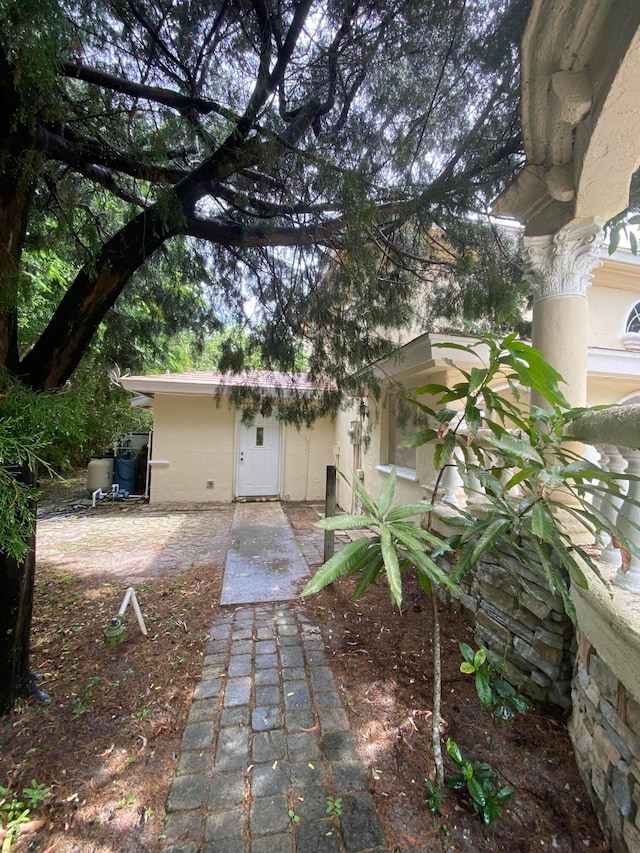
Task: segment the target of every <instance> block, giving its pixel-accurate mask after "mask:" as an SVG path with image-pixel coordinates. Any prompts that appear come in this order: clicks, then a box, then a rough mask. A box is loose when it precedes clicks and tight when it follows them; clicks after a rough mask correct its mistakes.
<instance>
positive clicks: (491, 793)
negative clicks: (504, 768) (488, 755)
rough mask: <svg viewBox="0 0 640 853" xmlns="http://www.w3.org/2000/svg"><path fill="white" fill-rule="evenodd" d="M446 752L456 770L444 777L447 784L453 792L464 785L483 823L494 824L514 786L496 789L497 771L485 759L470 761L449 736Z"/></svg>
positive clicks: (513, 793)
mask: <svg viewBox="0 0 640 853" xmlns="http://www.w3.org/2000/svg"><path fill="white" fill-rule="evenodd" d="M447 755H448V756H449V758H450V759H451V761H452V762H453V764H454V766H455V767H456V769H457V771H458V772H457V773H455V774H454V775H453V776H451V777H450V778H449V779H448V780H447V785H448V786H449V787H450V788H453V790H454V791H460V790H463V789H464V788H466V789H467V791H468V793H469V796H470V797H471V802H472V803H473V807H474V809H475V810H476V811H477V812H478V814H480V815H481V816H482V820H483V822H484V823H485V824H487V825H489V824H491V823H493V821H494V820H495V819H496V818H498V817H500V814H501V812H500V806H501V805H502V804H503V803H506V802H508V801H509V800H510V799H511V798H512V797H513V796H514V795H515V793H516V792H515V791H514V789H513V788H509V787H503V788H497V787H496V781H497V779H498V774H497V773H496V772H495V770H493V768H492V767H491V765H490V764H487V763H486V762H484V761H469V760H468V759H467V758H465V757H464V756H463V755H462V752H461V751H460V747H459V746H458V744H457V743H456V742H455V741H454V740H452V738H448V739H447Z"/></svg>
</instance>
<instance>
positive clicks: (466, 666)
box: [460, 660, 476, 675]
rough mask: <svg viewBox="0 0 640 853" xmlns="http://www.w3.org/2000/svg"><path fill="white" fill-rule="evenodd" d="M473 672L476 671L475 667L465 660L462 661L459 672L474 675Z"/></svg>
mask: <svg viewBox="0 0 640 853" xmlns="http://www.w3.org/2000/svg"><path fill="white" fill-rule="evenodd" d="M475 671H476V668H475V666H474V665H473V664H472V663H469V662H468V661H466V660H465V661H462V663H461V664H460V672H464V673H466V674H467V675H473V673H474V672H475Z"/></svg>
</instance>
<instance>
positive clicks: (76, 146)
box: [36, 127, 188, 185]
mask: <svg viewBox="0 0 640 853" xmlns="http://www.w3.org/2000/svg"><path fill="white" fill-rule="evenodd" d="M36 138H37V144H38V147H39V148H40V150H41V151H45V152H46V153H47V154H48V155H49V156H50V157H51V158H52V159H54V160H60V161H61V162H63V163H65V164H66V165H67V166H72V167H83V168H88V167H90V166H92V167H95V168H96V169H101V168H102V169H103V170H104V169H115V170H116V171H118V172H121V173H123V174H125V175H129V176H130V177H132V178H136V179H138V180H142V181H150V182H151V183H160V184H165V185H166V184H177V183H178V181H181V180H182V179H183V178H184V177H185V176H186V175H187V174H188V171H187V170H186V169H177V168H175V167H167V166H158V165H157V164H155V163H153V162H152V160H151V158H150V156H148V155H147V154H146V153H144V152H140V153H139V154H138V155H137V156H134V155H133V154H130V153H128V152H126V151H118V150H117V149H115V148H113V147H112V146H111V145H108V144H107V143H105V142H102V141H100V140H99V139H91V138H89V137H82V136H78V135H77V134H76V133H73V131H71V130H70V129H69V128H64V129H63V130H62V133H56V132H55V131H53V130H48V129H47V128H44V127H40V128H38V132H37V137H36ZM87 177H90V175H87ZM97 180H98V183H102V184H103V183H104V181H103V179H102V178H101V177H100V176H98V177H97Z"/></svg>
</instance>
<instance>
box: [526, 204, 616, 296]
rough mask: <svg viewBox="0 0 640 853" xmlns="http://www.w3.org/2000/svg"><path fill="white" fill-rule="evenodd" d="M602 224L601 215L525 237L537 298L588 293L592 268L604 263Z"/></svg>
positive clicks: (528, 273) (530, 278) (529, 273)
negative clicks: (557, 229) (552, 231)
mask: <svg viewBox="0 0 640 853" xmlns="http://www.w3.org/2000/svg"><path fill="white" fill-rule="evenodd" d="M603 225H604V220H602V219H588V220H582V221H581V222H577V223H572V224H571V225H566V226H565V227H564V228H561V229H560V230H559V231H558V232H556V233H555V234H545V235H544V236H542V237H525V238H524V250H523V254H524V262H525V275H526V277H527V280H528V281H529V282H531V284H532V285H533V288H534V294H533V296H534V300H535V301H536V302H540V301H542V300H543V299H556V298H558V297H561V296H585V297H586V295H587V288H588V286H589V285H590V284H591V277H592V270H594V269H595V268H596V267H599V266H600V264H601V263H602V261H601V260H600V250H601V248H602V245H603V243H604V229H603Z"/></svg>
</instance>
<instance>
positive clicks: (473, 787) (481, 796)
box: [467, 777, 487, 809]
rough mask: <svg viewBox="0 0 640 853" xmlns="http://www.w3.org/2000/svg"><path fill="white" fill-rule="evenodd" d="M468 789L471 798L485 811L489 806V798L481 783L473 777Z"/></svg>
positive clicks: (469, 781) (468, 782)
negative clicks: (487, 805)
mask: <svg viewBox="0 0 640 853" xmlns="http://www.w3.org/2000/svg"><path fill="white" fill-rule="evenodd" d="M467 788H468V789H469V793H470V794H471V798H472V799H473V800H474V801H475V802H476V803H477V804H478V805H479V806H480V808H482V809H484V807H485V806H486V804H487V797H486V795H485V793H484V789H483V787H482V785H481V784H480V782H478V780H477V779H474V778H473V777H471V779H469V780H468V781H467Z"/></svg>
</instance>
